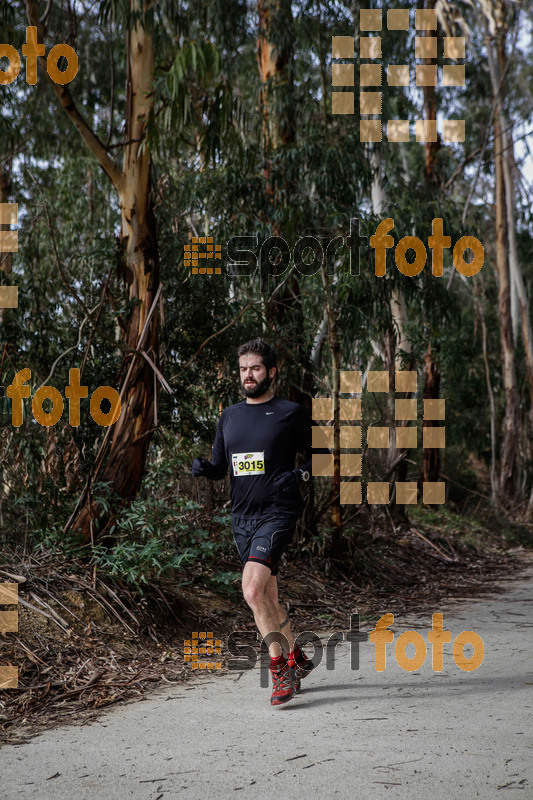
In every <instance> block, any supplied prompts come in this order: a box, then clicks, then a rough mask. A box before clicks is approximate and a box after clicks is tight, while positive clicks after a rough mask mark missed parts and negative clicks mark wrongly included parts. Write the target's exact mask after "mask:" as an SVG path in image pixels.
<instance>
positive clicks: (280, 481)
mask: <svg viewBox="0 0 533 800" xmlns="http://www.w3.org/2000/svg"><path fill="white" fill-rule="evenodd" d="M298 473H299V470H295V469H291V470H289V471H288V472H282V474H281V475H278V476H277V478H274V485H275V486H276V487H277V488H278V489H281V491H282V492H295V491H296V490H297V489H298V484H299V483H300V481H299V475H298Z"/></svg>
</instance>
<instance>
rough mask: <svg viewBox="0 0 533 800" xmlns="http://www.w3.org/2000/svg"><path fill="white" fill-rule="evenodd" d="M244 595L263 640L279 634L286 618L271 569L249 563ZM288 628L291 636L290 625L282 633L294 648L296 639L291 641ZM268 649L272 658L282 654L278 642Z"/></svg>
mask: <svg viewBox="0 0 533 800" xmlns="http://www.w3.org/2000/svg"><path fill="white" fill-rule="evenodd" d="M272 579H273V581H274V582H273V583H272ZM242 593H243V595H244V599H245V600H246V602H247V603H248V605H249V606H250V608H251V609H252V611H253V614H254V619H255V624H256V625H257V628H258V630H259V633H260V634H261V636H262V637H263V639H264V638H265V636H267V635H268V634H269V633H279V632H280V622H283V621H284V616H283V609H282V608H281V606H280V605H279V603H278V599H277V581H276V578H275V577H274V576H273V575H272V573H271V572H270V568H269V567H267V566H266V565H265V564H261V563H260V562H259V561H247V562H246V564H245V565H244V570H243V573H242ZM285 616H286V615H285ZM287 628H289V631H288V632H289V634H290V626H289V625H288V623H286V624H284V626H283V630H282V631H281V633H282V634H283V635H284V636H286V637H287V639H288V641H289V645H290V646H291V647H292V646H293V645H294V639H292V641H291V640H290V639H289V637H288V636H287ZM268 649H269V652H270V655H271V657H272V658H277V657H278V656H280V655H281V653H282V650H281V646H280V645H279V643H278V642H271V643H270V645H269V648H268Z"/></svg>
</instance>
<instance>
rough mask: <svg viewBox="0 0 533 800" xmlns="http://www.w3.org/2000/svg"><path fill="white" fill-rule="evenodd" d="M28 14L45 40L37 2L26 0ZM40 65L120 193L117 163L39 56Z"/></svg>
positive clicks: (67, 90) (67, 92)
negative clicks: (51, 76) (53, 78)
mask: <svg viewBox="0 0 533 800" xmlns="http://www.w3.org/2000/svg"><path fill="white" fill-rule="evenodd" d="M26 14H27V16H28V22H29V23H30V25H33V26H35V27H36V28H37V38H38V39H41V40H44V33H45V29H44V25H43V23H42V22H41V20H40V19H39V10H38V3H37V0H26ZM39 64H40V66H41V69H42V71H43V74H44V75H45V76H46V80H47V81H48V82H49V83H50V85H51V87H52V89H53V90H54V92H55V95H56V97H57V99H58V100H59V103H60V105H61V106H62V108H63V110H64V111H65V113H66V114H67V116H68V117H69V118H70V120H71V122H72V124H73V125H74V126H75V127H76V128H77V129H78V131H79V133H80V136H81V138H82V139H83V141H84V142H85V144H86V145H87V147H88V148H89V150H90V151H91V153H92V154H93V155H94V157H95V158H96V159H97V161H98V162H99V164H100V166H101V167H102V169H103V170H104V172H105V173H106V175H107V176H108V177H109V178H110V180H111V181H112V183H113V185H114V187H115V189H116V190H117V191H119V190H120V188H121V186H122V183H123V180H124V178H123V174H122V172H121V171H120V170H119V169H118V168H117V167H116V166H115V163H114V161H113V160H112V159H111V158H110V157H109V154H108V152H107V150H106V148H105V146H104V145H103V144H102V142H101V141H100V139H99V138H98V136H96V134H95V133H94V131H93V130H92V129H91V128H90V127H89V125H88V124H87V122H86V121H85V119H84V118H83V116H82V115H81V114H80V112H79V111H78V109H77V107H76V104H75V102H74V99H73V97H72V95H71V93H70V91H69V89H68V88H67V85H66V84H65V85H63V86H62V85H60V84H59V83H56V82H55V81H53V80H52V79H51V78H50V76H49V75H48V70H47V69H46V59H45V58H44V57H43V56H39Z"/></svg>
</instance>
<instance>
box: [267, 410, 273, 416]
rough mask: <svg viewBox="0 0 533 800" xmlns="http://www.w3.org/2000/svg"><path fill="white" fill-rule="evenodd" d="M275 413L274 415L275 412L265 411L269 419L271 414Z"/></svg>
mask: <svg viewBox="0 0 533 800" xmlns="http://www.w3.org/2000/svg"><path fill="white" fill-rule="evenodd" d="M273 413H274V412H273V411H265V416H267V417H268V416H270V414H273Z"/></svg>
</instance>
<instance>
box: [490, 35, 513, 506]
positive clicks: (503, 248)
mask: <svg viewBox="0 0 533 800" xmlns="http://www.w3.org/2000/svg"><path fill="white" fill-rule="evenodd" d="M499 36H500V42H499V45H498V48H499V50H500V58H502V55H503V53H504V52H505V39H504V36H505V34H504V31H503V29H500V33H499ZM487 50H488V58H489V67H490V73H491V82H492V91H493V95H494V103H495V106H496V112H495V114H494V173H495V204H496V273H497V278H498V281H497V282H498V318H499V324H500V344H501V351H502V381H503V388H504V392H505V416H504V420H503V425H502V444H501V451H500V487H499V488H500V493H501V495H502V496H507V497H508V498H512V497H513V496H514V495H515V492H516V489H517V476H516V466H517V452H518V435H519V434H518V425H519V408H518V403H519V399H518V390H517V383H516V366H515V342H514V337H513V325H512V318H511V282H510V272H509V252H508V232H507V202H506V196H505V176H504V159H505V158H506V157H507V154H506V153H505V152H504V145H503V138H502V131H503V125H504V124H505V122H504V119H503V113H502V112H503V109H502V97H503V95H504V87H503V86H500V85H499V84H500V82H499V79H498V73H497V68H496V60H495V58H494V55H493V51H492V43H491V42H489V43H488V46H487Z"/></svg>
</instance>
